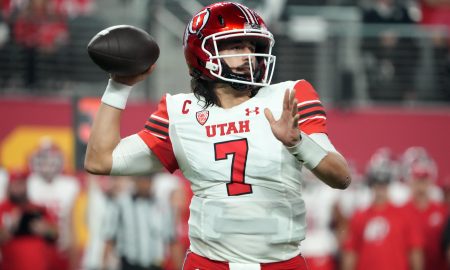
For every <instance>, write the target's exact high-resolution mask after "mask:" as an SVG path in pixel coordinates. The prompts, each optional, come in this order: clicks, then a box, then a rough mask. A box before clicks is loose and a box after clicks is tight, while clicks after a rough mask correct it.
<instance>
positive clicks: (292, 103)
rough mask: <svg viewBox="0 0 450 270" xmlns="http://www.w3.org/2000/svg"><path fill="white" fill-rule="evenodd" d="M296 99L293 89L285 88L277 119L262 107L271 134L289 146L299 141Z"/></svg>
mask: <svg viewBox="0 0 450 270" xmlns="http://www.w3.org/2000/svg"><path fill="white" fill-rule="evenodd" d="M297 103H298V101H297V99H295V91H291V90H290V89H286V92H285V93H284V99H283V112H282V113H281V117H280V119H278V120H275V118H274V117H273V114H272V112H271V111H270V110H269V109H268V108H265V109H264V114H265V116H266V118H267V120H268V121H269V124H270V128H271V129H272V132H273V135H274V136H275V137H276V138H277V139H278V140H279V141H280V142H282V143H283V144H284V145H285V146H287V147H291V146H294V145H296V144H298V143H299V142H300V138H301V137H300V130H299V128H298V119H299V117H300V116H299V115H298V113H297Z"/></svg>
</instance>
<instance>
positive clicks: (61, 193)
mask: <svg viewBox="0 0 450 270" xmlns="http://www.w3.org/2000/svg"><path fill="white" fill-rule="evenodd" d="M27 188H28V196H29V198H30V201H32V202H34V203H36V204H40V205H43V206H45V207H47V208H48V209H50V210H51V211H52V213H53V214H54V215H55V216H56V217H58V227H59V238H58V244H59V247H60V248H61V249H63V250H64V249H66V248H68V247H69V245H70V238H71V236H70V234H71V233H70V229H71V227H70V222H71V216H70V215H71V211H72V207H73V203H74V201H75V198H76V196H77V194H78V192H79V190H80V186H79V182H78V180H77V179H76V178H75V177H72V176H69V175H58V176H56V177H55V178H54V179H53V180H52V181H47V180H45V179H44V178H42V177H41V176H40V175H38V174H35V173H33V174H31V175H30V177H29V179H28V182H27Z"/></svg>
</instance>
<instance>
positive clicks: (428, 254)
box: [402, 149, 449, 270]
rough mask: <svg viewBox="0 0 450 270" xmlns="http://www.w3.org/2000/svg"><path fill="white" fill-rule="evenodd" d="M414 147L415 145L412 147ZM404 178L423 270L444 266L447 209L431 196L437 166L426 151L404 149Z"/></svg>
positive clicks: (438, 269) (443, 268) (439, 269)
mask: <svg viewBox="0 0 450 270" xmlns="http://www.w3.org/2000/svg"><path fill="white" fill-rule="evenodd" d="M412 150H414V149H412ZM406 154H407V155H411V154H414V156H408V157H404V158H403V160H404V162H405V163H406V164H403V165H402V167H403V168H404V169H405V171H404V173H405V176H404V177H405V180H406V182H407V183H409V185H410V187H411V200H410V201H409V202H408V203H407V204H406V205H405V208H406V209H407V210H408V211H411V212H412V214H413V217H414V220H415V222H416V223H418V224H419V225H420V228H421V232H422V235H423V238H424V240H425V245H424V259H425V267H424V269H425V270H447V269H449V268H448V267H449V265H448V264H447V262H446V259H445V253H444V252H443V250H442V248H441V244H442V235H443V233H444V228H445V225H446V222H447V218H448V209H447V208H446V205H445V204H444V203H443V202H441V201H436V200H433V198H432V193H431V192H430V191H431V188H432V185H433V184H434V183H435V182H436V181H437V168H436V164H435V163H434V161H433V160H432V159H431V158H430V157H429V156H428V154H427V153H426V152H418V151H410V150H408V149H407V150H406Z"/></svg>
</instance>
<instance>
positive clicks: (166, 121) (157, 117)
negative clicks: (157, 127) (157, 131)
mask: <svg viewBox="0 0 450 270" xmlns="http://www.w3.org/2000/svg"><path fill="white" fill-rule="evenodd" d="M150 117H151V118H155V119H158V120H159V121H162V122H164V123H167V124H168V123H169V120H167V119H165V118H162V117H159V116H157V115H154V114H152V115H150Z"/></svg>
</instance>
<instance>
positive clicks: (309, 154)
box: [264, 84, 351, 189]
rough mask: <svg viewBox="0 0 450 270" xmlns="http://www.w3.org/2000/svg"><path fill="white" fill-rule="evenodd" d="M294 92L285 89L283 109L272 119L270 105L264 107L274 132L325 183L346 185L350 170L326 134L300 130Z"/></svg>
mask: <svg viewBox="0 0 450 270" xmlns="http://www.w3.org/2000/svg"><path fill="white" fill-rule="evenodd" d="M308 85H309V84H308ZM314 93H315V92H314ZM295 95H296V91H293V90H292V91H290V90H289V89H288V90H286V92H285V95H284V99H283V111H282V114H281V117H280V119H278V120H275V119H274V117H273V115H272V113H271V111H270V110H269V109H267V108H266V109H265V110H264V113H265V115H266V118H267V120H268V121H269V124H270V126H271V129H272V132H273V134H274V136H275V137H276V138H277V139H278V140H279V141H281V142H282V143H283V144H284V145H285V146H286V147H287V149H288V150H289V152H291V153H292V154H293V155H295V156H296V157H297V159H298V160H300V161H301V162H303V164H304V165H305V167H307V168H308V169H310V170H311V171H312V172H313V173H314V174H315V175H316V176H317V177H318V178H319V179H320V180H322V181H323V182H324V183H325V184H327V185H329V186H330V187H332V188H338V189H345V188H347V187H348V186H349V185H350V182H351V177H350V170H349V168H348V165H347V162H346V160H345V158H344V157H343V156H342V155H341V154H339V153H338V152H337V151H336V149H334V147H333V146H332V144H331V142H330V141H329V139H328V136H327V135H326V134H325V133H320V132H319V133H312V134H311V135H307V134H306V133H304V132H301V131H300V129H299V120H300V118H301V117H302V116H301V114H299V113H298V103H299V102H298V100H297V98H296V96H295ZM311 104H313V103H311Z"/></svg>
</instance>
